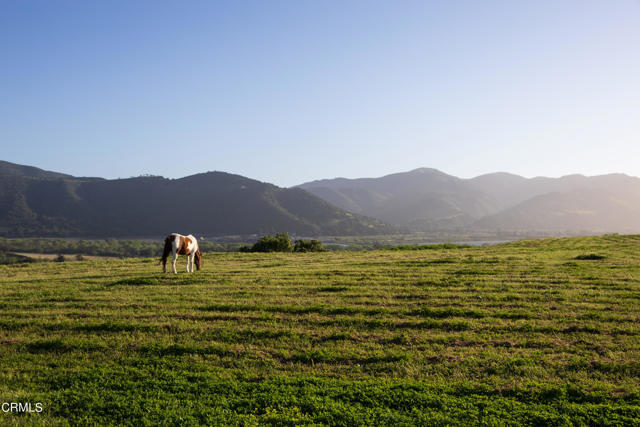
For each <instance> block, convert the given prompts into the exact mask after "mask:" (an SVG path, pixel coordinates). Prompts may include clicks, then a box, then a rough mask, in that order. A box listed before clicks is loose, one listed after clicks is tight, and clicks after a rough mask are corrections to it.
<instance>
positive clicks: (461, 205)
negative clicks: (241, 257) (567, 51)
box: [0, 161, 640, 238]
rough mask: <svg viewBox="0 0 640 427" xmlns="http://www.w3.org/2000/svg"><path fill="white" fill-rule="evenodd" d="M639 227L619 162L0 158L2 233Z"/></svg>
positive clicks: (637, 208)
mask: <svg viewBox="0 0 640 427" xmlns="http://www.w3.org/2000/svg"><path fill="white" fill-rule="evenodd" d="M174 231H177V232H180V231H184V232H185V233H186V232H188V233H194V234H198V235H204V236H221V235H248V234H265V233H275V232H280V231H288V232H290V233H296V234H301V235H305V236H320V235H375V234H391V233H403V232H409V231H422V232H438V233H452V234H455V233H458V234H459V233H467V234H468V233H471V234H473V233H500V232H516V233H525V234H526V233H537V234H539V233H547V234H565V233H570V234H576V233H605V232H621V233H626V232H629V233H634V232H640V179H639V178H636V177H631V176H628V175H623V174H610V175H600V176H591V177H587V176H583V175H568V176H564V177H561V178H543V177H538V178H531V179H528V178H524V177H521V176H518V175H514V174H509V173H504V172H499V173H491V174H486V175H481V176H478V177H475V178H472V179H462V178H457V177H455V176H452V175H448V174H446V173H443V172H441V171H438V170H436V169H429V168H420V169H415V170H413V171H410V172H403V173H396V174H391V175H386V176H383V177H380V178H359V179H346V178H335V179H323V180H319V181H313V182H308V183H304V184H301V185H299V186H296V187H292V188H281V187H277V186H275V185H273V184H269V183H265V182H260V181H257V180H253V179H250V178H246V177H243V176H240V175H233V174H229V173H225V172H207V173H201V174H196V175H192V176H187V177H184V178H180V179H167V178H163V177H160V176H141V177H136V178H129V179H113V180H109V179H104V178H90V177H74V176H71V175H67V174H62V173H58V172H51V171H45V170H42V169H38V168H36V167H33V166H23V165H17V164H13V163H9V162H4V161H0V235H1V236H66V237H132V238H134V237H154V238H155V237H159V236H163V235H164V234H168V233H170V232H174Z"/></svg>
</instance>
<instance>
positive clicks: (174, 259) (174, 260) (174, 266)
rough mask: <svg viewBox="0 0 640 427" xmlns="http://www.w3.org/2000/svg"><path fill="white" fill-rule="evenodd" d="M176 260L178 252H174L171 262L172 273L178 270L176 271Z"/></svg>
mask: <svg viewBox="0 0 640 427" xmlns="http://www.w3.org/2000/svg"><path fill="white" fill-rule="evenodd" d="M177 260H178V254H177V253H176V254H175V255H174V256H173V263H172V264H171V265H172V267H173V274H178V272H177V271H176V261H177Z"/></svg>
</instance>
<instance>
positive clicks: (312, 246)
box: [293, 239, 327, 252]
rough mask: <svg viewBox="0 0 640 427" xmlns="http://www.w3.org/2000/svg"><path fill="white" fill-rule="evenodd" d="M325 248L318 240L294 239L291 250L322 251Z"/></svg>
mask: <svg viewBox="0 0 640 427" xmlns="http://www.w3.org/2000/svg"><path fill="white" fill-rule="evenodd" d="M326 250H327V249H326V248H325V247H324V245H323V244H322V242H321V241H319V240H303V239H300V240H296V243H295V245H293V252H324V251H326Z"/></svg>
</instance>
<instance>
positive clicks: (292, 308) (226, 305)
mask: <svg viewBox="0 0 640 427" xmlns="http://www.w3.org/2000/svg"><path fill="white" fill-rule="evenodd" d="M183 260H184V258H183V257H181V258H180V261H179V267H180V269H179V274H178V275H177V276H174V275H171V274H166V275H163V274H161V273H160V271H161V267H160V266H159V265H158V262H157V260H155V259H141V258H139V259H124V260H121V259H112V260H87V261H83V262H72V263H34V264H22V265H7V266H0V344H1V345H0V401H1V402H31V403H32V404H35V402H41V403H42V405H43V411H42V412H41V413H31V414H24V413H19V414H15V413H4V412H0V424H1V425H23V424H26V425H31V424H33V425H57V424H62V425H64V424H68V423H70V424H89V425H91V424H99V425H109V424H114V425H115V424H130V425H157V424H166V425H190V424H193V425H195V424H209V425H219V424H223V425H256V424H271V425H312V424H316V425H322V424H329V425H345V426H346V425H349V426H350V425H415V424H421V425H439V424H443V423H449V424H489V425H492V424H513V425H520V424H528V425H571V424H582V425H632V424H638V423H640V236H603V237H581V238H571V239H539V240H529V241H520V242H515V243H510V244H504V245H497V246H490V247H469V248H445V247H440V248H437V249H422V250H398V251H389V250H381V251H367V252H339V253H337V252H328V253H304V254H274V253H272V254H256V253H215V254H213V253H212V254H206V255H205V258H204V269H203V270H201V271H200V272H196V273H195V274H192V275H187V274H186V273H185V272H184V270H185V267H184V262H182V261H183Z"/></svg>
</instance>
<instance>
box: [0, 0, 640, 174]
mask: <svg viewBox="0 0 640 427" xmlns="http://www.w3.org/2000/svg"><path fill="white" fill-rule="evenodd" d="M638 46H640V2H638V1H633V0H613V1H584V0H580V1H560V2H559V1H528V2H525V1H518V2H512V1H483V2H477V1H442V2H433V1H406V2H378V1H375V2H371V1H346V2H342V1H341V2H338V1H328V2H294V1H289V2H281V1H277V2H259V1H254V2H252V1H250V2H209V1H192V2H186V3H183V2H155V1H154V2H151V1H136V2H124V1H114V2H111V1H110V2H80V1H56V2H39V1H19V2H16V1H14V2H4V3H3V5H2V8H1V10H0V52H2V66H1V67H0V93H2V97H1V98H0V144H1V150H2V154H1V155H0V159H1V160H6V161H9V162H15V163H19V164H28V165H33V166H37V167H39V168H43V169H48V170H53V171H58V172H63V173H68V174H72V175H76V176H101V177H106V178H117V177H130V176H137V175H140V174H157V175H163V176H166V177H171V178H178V177H182V176H185V175H190V174H195V173H200V172H205V171H213V170H218V171H226V172H230V173H235V174H240V175H244V176H247V177H250V178H254V179H258V180H261V181H267V182H272V183H274V184H276V185H279V186H293V185H297V184H300V183H303V182H306V181H311V180H316V179H322V178H334V177H348V178H357V177H378V176H382V175H386V174H390V173H395V172H401V171H408V170H412V169H415V168H418V167H431V168H437V169H439V170H442V171H444V172H446V173H448V174H452V175H456V176H459V177H464V178H470V177H474V176H477V175H481V174H484V173H489V172H496V171H507V172H511V173H515V174H520V175H523V176H526V177H533V176H553V177H557V176H561V175H567V174H573V173H581V174H585V175H597V174H604V173H612V172H620V173H626V174H629V175H633V176H638V175H640V165H639V164H638V162H637V159H638V158H639V157H640V144H639V141H638V136H639V135H640V55H638Z"/></svg>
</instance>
